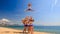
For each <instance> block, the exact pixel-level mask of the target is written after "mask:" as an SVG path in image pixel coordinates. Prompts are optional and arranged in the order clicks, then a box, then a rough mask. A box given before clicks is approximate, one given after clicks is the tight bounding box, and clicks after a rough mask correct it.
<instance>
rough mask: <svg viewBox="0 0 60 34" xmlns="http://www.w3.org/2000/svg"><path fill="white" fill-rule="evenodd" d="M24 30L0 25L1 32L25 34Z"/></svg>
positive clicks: (3, 33) (36, 33)
mask: <svg viewBox="0 0 60 34" xmlns="http://www.w3.org/2000/svg"><path fill="white" fill-rule="evenodd" d="M22 31H23V30H17V29H12V28H5V27H0V34H23V32H22ZM26 34H27V33H26ZM34 34H50V33H47V32H36V31H34Z"/></svg>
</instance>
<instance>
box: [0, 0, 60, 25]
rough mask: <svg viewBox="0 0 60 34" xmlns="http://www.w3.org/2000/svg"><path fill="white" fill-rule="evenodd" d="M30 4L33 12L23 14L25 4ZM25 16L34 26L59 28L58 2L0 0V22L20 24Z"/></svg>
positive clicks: (44, 0)
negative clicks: (30, 19)
mask: <svg viewBox="0 0 60 34" xmlns="http://www.w3.org/2000/svg"><path fill="white" fill-rule="evenodd" d="M28 3H31V4H32V9H33V10H34V11H33V12H25V11H24V10H25V9H27V4H28ZM26 16H32V17H33V18H34V22H33V24H34V25H39V26H60V0H0V20H1V19H3V18H5V19H8V20H10V21H13V22H12V23H18V24H22V22H21V20H22V19H23V18H24V17H26Z"/></svg>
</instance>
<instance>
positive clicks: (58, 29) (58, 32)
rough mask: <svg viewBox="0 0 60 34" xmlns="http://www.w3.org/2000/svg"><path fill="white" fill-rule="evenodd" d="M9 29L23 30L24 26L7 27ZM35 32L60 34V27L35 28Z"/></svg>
mask: <svg viewBox="0 0 60 34" xmlns="http://www.w3.org/2000/svg"><path fill="white" fill-rule="evenodd" d="M7 27H8V28H14V29H19V30H20V29H22V30H23V28H24V27H23V26H7ZM34 30H35V31H39V32H49V33H54V34H60V26H34Z"/></svg>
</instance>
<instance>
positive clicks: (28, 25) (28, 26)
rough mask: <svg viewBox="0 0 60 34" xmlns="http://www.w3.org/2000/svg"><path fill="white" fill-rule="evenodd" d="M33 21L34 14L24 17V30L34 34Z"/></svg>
mask: <svg viewBox="0 0 60 34" xmlns="http://www.w3.org/2000/svg"><path fill="white" fill-rule="evenodd" d="M33 22H34V19H33V18H32V16H26V17H25V18H24V19H22V23H23V24H24V30H23V32H26V31H28V33H31V34H33Z"/></svg>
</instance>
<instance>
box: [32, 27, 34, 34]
mask: <svg viewBox="0 0 60 34" xmlns="http://www.w3.org/2000/svg"><path fill="white" fill-rule="evenodd" d="M31 34H34V33H33V26H32V27H31Z"/></svg>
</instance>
